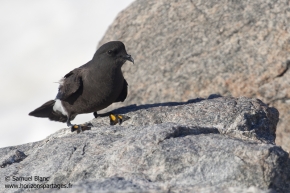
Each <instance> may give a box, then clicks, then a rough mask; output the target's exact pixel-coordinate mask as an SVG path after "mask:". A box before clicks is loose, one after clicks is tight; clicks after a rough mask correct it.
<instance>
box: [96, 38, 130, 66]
mask: <svg viewBox="0 0 290 193" xmlns="http://www.w3.org/2000/svg"><path fill="white" fill-rule="evenodd" d="M94 59H97V60H99V59H101V60H104V59H106V60H108V61H114V62H113V63H114V64H117V65H121V66H122V65H123V64H124V63H125V62H126V61H127V60H128V61H130V62H132V63H133V64H134V59H133V58H132V56H131V55H129V54H127V51H126V49H125V45H124V44H123V43H122V42H120V41H111V42H108V43H105V44H104V45H102V46H101V47H100V48H99V49H98V50H97V51H96V53H95V55H94V58H93V60H94Z"/></svg>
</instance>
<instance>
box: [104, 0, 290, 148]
mask: <svg viewBox="0 0 290 193" xmlns="http://www.w3.org/2000/svg"><path fill="white" fill-rule="evenodd" d="M289 23H290V3H289V0H281V1H276V0H256V1H251V0H244V1H234V0H231V1H229V0H219V1H217V0H212V1H200V0H191V1H189V0H159V1H154V0H136V1H135V2H133V3H132V4H131V5H130V6H129V7H128V8H127V9H125V10H124V11H122V12H121V13H120V14H119V15H118V17H117V18H116V19H115V21H114V22H113V23H112V24H111V26H110V27H109V29H108V30H107V32H106V34H105V36H104V38H103V39H102V40H101V42H100V44H99V45H101V44H103V43H105V42H107V41H110V40H121V41H123V42H124V43H125V45H126V47H127V50H128V53H130V54H132V56H133V57H134V59H135V65H130V64H127V65H125V66H124V68H123V69H124V75H125V77H126V79H127V81H128V83H129V95H128V98H127V100H126V101H125V103H124V105H125V106H127V105H130V104H148V103H161V102H170V101H179V102H185V101H187V100H188V99H191V98H196V97H207V96H208V95H210V94H212V93H219V94H221V95H223V96H225V95H227V96H234V97H240V96H246V97H251V98H253V97H254V98H259V99H261V100H262V101H264V102H265V103H266V104H269V105H270V106H274V107H276V108H277V109H278V110H279V112H280V121H279V124H278V128H277V133H276V134H277V138H276V142H277V144H279V145H282V147H283V148H284V149H285V150H286V151H288V152H289V151H290V127H289V125H290V119H289V117H290V72H289V70H288V69H289V68H290V54H289V53H290V25H289ZM120 105H122V104H119V105H116V106H113V107H112V108H116V107H120Z"/></svg>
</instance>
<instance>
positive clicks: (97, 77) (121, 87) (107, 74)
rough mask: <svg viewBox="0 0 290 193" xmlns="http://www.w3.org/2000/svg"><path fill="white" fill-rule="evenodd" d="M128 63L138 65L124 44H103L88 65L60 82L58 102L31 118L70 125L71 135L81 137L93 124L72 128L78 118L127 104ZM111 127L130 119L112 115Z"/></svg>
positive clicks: (46, 105) (47, 106)
mask: <svg viewBox="0 0 290 193" xmlns="http://www.w3.org/2000/svg"><path fill="white" fill-rule="evenodd" d="M126 61H130V62H132V63H133V64H134V59H133V58H132V56H131V55H129V54H127V51H126V48H125V45H124V43H123V42H121V41H110V42H107V43H105V44H103V45H102V46H101V47H100V48H99V49H97V51H96V52H95V54H94V56H93V58H92V59H91V60H90V61H89V62H87V63H86V64H84V65H82V66H80V67H78V68H75V69H74V70H72V71H70V72H69V73H67V74H66V75H65V76H64V77H63V78H62V79H61V80H60V81H59V88H58V93H57V95H56V98H55V99H54V100H49V101H47V102H46V103H44V104H43V105H41V106H40V107H38V108H37V109H35V110H34V111H32V112H30V113H29V115H30V116H34V117H41V118H49V119H50V120H52V121H59V122H66V124H67V126H68V127H70V128H71V131H72V132H74V131H77V133H80V132H81V131H84V130H89V129H90V128H91V127H92V124H91V123H87V124H82V125H81V124H72V123H71V121H72V120H73V119H74V118H75V117H76V116H77V115H78V114H85V113H93V114H94V116H95V117H98V113H97V111H100V110H102V109H105V108H106V107H108V106H110V105H111V104H112V103H116V102H123V101H124V100H125V99H126V97H127V93H128V88H127V87H128V83H127V81H126V79H125V78H124V76H123V73H122V70H121V68H122V66H123V64H124V63H125V62H126ZM109 117H110V124H111V125H114V124H117V123H119V124H121V123H122V121H124V120H126V119H128V118H129V117H126V116H123V115H115V114H113V113H109Z"/></svg>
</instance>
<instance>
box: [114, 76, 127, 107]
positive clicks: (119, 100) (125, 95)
mask: <svg viewBox="0 0 290 193" xmlns="http://www.w3.org/2000/svg"><path fill="white" fill-rule="evenodd" d="M127 93H128V83H127V81H126V80H125V79H124V84H123V89H122V92H121V94H120V95H119V97H118V98H117V99H116V101H115V103H116V102H123V101H124V100H125V99H126V97H127Z"/></svg>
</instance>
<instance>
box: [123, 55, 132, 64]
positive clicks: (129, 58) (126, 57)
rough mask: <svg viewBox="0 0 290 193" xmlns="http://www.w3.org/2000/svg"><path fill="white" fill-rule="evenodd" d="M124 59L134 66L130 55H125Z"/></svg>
mask: <svg viewBox="0 0 290 193" xmlns="http://www.w3.org/2000/svg"><path fill="white" fill-rule="evenodd" d="M124 58H125V59H126V60H128V61H130V62H132V63H133V64H134V59H133V58H132V56H131V55H129V54H126V55H125V57H124Z"/></svg>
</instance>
